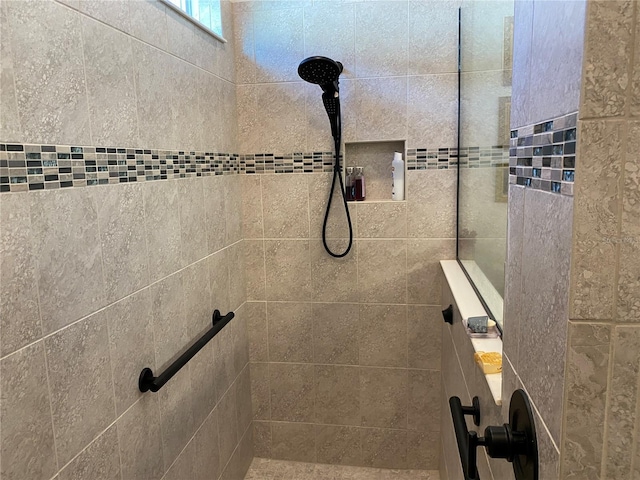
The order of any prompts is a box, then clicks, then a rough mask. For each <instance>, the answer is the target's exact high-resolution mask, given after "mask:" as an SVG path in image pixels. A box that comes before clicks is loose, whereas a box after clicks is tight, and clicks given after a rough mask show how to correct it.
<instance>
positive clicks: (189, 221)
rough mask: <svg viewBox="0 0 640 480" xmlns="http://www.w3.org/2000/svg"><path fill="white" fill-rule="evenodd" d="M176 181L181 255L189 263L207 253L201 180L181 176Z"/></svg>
mask: <svg viewBox="0 0 640 480" xmlns="http://www.w3.org/2000/svg"><path fill="white" fill-rule="evenodd" d="M177 183H178V208H179V211H180V233H181V235H180V238H181V240H182V256H183V259H184V262H185V263H186V264H189V263H193V262H196V261H198V260H200V259H201V258H203V257H205V256H206V255H207V253H208V247H207V227H206V224H205V223H204V222H203V221H202V220H203V219H204V218H205V203H204V190H203V181H202V179H201V178H183V179H180V180H179V181H178V182H177Z"/></svg>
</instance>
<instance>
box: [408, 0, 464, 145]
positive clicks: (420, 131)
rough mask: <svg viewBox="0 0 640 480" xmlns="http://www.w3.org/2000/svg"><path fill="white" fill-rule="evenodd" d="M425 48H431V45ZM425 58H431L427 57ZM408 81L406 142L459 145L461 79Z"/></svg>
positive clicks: (430, 77)
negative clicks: (457, 143)
mask: <svg viewBox="0 0 640 480" xmlns="http://www.w3.org/2000/svg"><path fill="white" fill-rule="evenodd" d="M410 3H418V2H410ZM429 5H431V3H429ZM429 21H432V19H431V18H429ZM443 39H446V37H443ZM424 45H425V46H427V45H428V48H431V45H430V44H428V43H424ZM426 58H432V56H431V55H427V56H426ZM411 64H413V62H411ZM407 82H408V84H407V90H408V91H407V99H408V100H407V128H408V132H407V143H408V144H409V145H433V146H436V145H438V146H441V147H447V146H448V147H453V146H454V145H456V138H457V128H456V122H455V121H453V119H454V118H455V117H456V112H457V108H458V76H457V75H456V74H447V75H424V76H419V77H409V78H408V80H407ZM425 119H429V121H425ZM432 120H433V121H432Z"/></svg>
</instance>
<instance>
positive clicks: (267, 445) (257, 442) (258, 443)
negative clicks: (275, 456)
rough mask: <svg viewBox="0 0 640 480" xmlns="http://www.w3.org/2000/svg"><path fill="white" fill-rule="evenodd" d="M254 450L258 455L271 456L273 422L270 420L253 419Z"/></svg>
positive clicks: (262, 456) (261, 456)
mask: <svg viewBox="0 0 640 480" xmlns="http://www.w3.org/2000/svg"><path fill="white" fill-rule="evenodd" d="M253 451H254V454H255V456H256V457H260V458H271V424H270V423H269V422H258V421H256V420H254V421H253ZM247 478H249V477H247Z"/></svg>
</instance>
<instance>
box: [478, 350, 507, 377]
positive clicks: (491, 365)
mask: <svg viewBox="0 0 640 480" xmlns="http://www.w3.org/2000/svg"><path fill="white" fill-rule="evenodd" d="M473 358H474V359H475V361H476V363H477V364H478V365H479V366H480V368H481V369H482V371H483V372H484V373H485V374H487V373H500V372H502V355H501V354H499V353H498V352H476V353H475V355H474V356H473Z"/></svg>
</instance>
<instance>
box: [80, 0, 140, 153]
mask: <svg viewBox="0 0 640 480" xmlns="http://www.w3.org/2000/svg"><path fill="white" fill-rule="evenodd" d="M95 3H97V2H94V1H92V2H86V1H85V2H82V5H90V4H95ZM107 6H108V7H110V8H114V7H115V8H118V7H121V10H123V11H124V16H123V17H122V21H123V22H126V23H127V24H128V23H129V8H128V7H129V6H128V2H127V0H121V1H108V2H106V1H102V2H100V9H99V10H98V11H107V10H108V9H105V7H107ZM116 22H118V23H120V19H118V20H117V21H116ZM81 23H82V48H83V52H84V65H85V75H86V81H87V96H88V99H89V100H88V101H89V115H90V122H91V139H92V141H93V144H94V145H122V146H127V147H130V146H139V143H138V116H137V112H136V99H135V85H134V83H133V71H134V66H133V50H132V48H131V39H130V37H128V36H127V35H125V34H123V33H121V32H119V31H117V30H115V29H113V28H110V27H107V26H105V25H104V24H101V23H99V22H97V21H95V20H91V19H89V18H87V17H82V22H81ZM124 30H125V31H127V30H128V25H127V26H126V27H125V28H124Z"/></svg>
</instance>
